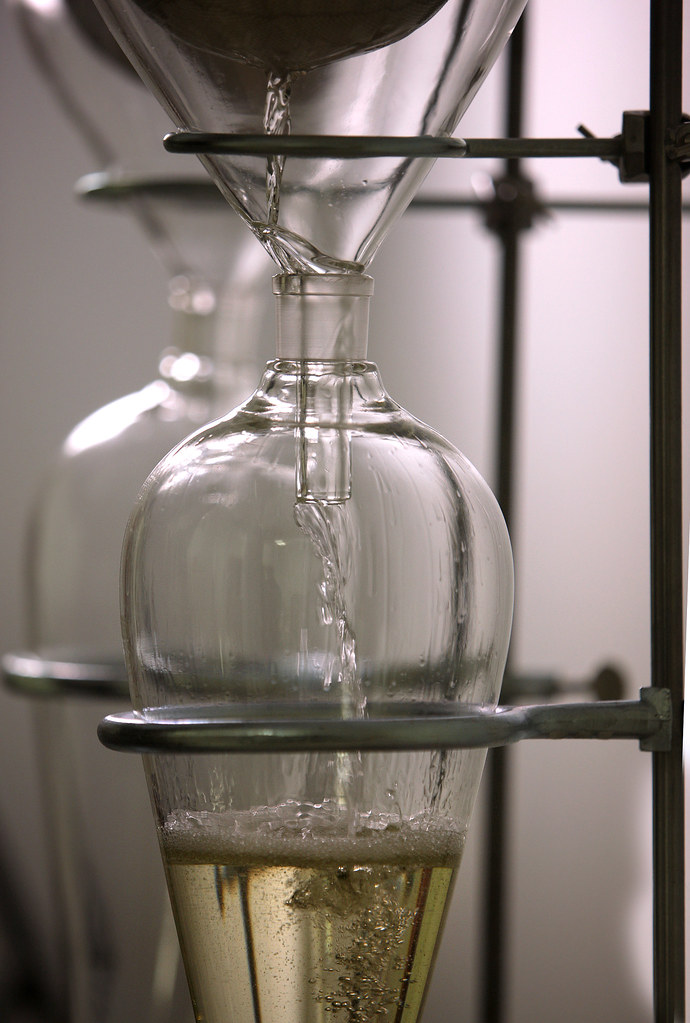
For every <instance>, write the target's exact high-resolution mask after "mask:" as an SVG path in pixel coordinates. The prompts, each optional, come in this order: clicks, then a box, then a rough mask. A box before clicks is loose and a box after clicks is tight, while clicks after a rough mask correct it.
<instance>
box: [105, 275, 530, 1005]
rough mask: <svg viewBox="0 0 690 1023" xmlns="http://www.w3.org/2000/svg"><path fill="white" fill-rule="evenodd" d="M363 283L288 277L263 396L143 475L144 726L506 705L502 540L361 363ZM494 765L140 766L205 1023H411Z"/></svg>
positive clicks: (429, 438) (330, 760) (128, 555)
mask: <svg viewBox="0 0 690 1023" xmlns="http://www.w3.org/2000/svg"><path fill="white" fill-rule="evenodd" d="M371 286H372V282H371V279H370V278H368V277H365V276H363V275H354V274H353V275H328V274H327V275H307V276H299V275H286V276H279V277H277V278H276V279H275V290H276V293H277V306H278V346H277V355H276V359H275V360H274V361H271V362H269V364H268V365H267V367H266V370H265V373H264V375H263V378H262V380H261V382H260V384H259V387H258V389H257V390H256V391H255V393H254V394H253V395H252V397H250V398H249V399H248V400H247V401H246V402H244V403H243V404H242V405H241V406H240V407H239V408H238V409H237V410H236V411H235V412H233V413H232V414H231V415H229V416H226V417H224V418H223V419H221V420H219V421H218V422H217V423H216V424H214V425H212V426H209V427H207V428H204V429H202V430H201V431H200V432H197V433H196V434H195V435H193V436H192V437H191V438H189V439H188V440H187V441H186V442H185V443H183V444H182V445H180V446H179V447H178V448H176V449H175V450H174V451H172V452H171V453H170V454H169V455H168V456H166V458H165V459H164V460H163V461H162V462H161V463H160V464H159V465H158V467H157V468H156V470H155V471H154V472H153V474H152V475H151V476H149V478H148V480H147V482H146V484H145V486H144V488H143V490H142V492H141V494H140V496H139V499H138V502H137V505H136V507H135V510H134V512H133V515H132V517H131V519H130V523H129V526H128V529H127V533H126V539H125V547H124V553H123V581H122V587H123V626H124V637H125V653H126V658H127V663H128V671H129V676H130V685H131V688H132V696H133V702H134V705H135V707H136V708H137V710H138V712H139V714H140V715H142V716H143V718H144V719H146V720H147V721H154V722H155V721H159V722H160V721H173V722H178V723H184V722H185V721H186V722H195V721H199V720H211V721H222V720H227V719H228V718H234V719H237V720H238V721H241V722H250V721H271V720H273V721H279V720H282V719H285V718H286V717H289V718H290V719H293V720H295V719H297V720H300V721H302V722H304V723H305V727H306V729H307V730H309V729H311V728H313V729H314V730H315V731H316V730H317V729H318V723H319V721H322V720H324V719H327V720H333V719H336V720H339V721H342V722H343V724H344V725H346V724H347V723H348V722H351V721H353V720H354V721H356V720H359V719H362V720H363V719H366V720H369V721H380V722H381V723H382V724H383V725H384V726H385V721H386V720H387V719H390V718H398V719H399V718H400V717H402V718H412V717H414V716H418V715H428V714H432V713H443V712H444V711H446V710H448V709H451V708H455V709H457V708H461V707H463V706H464V707H468V706H469V707H476V706H481V707H486V706H492V705H493V704H495V702H496V700H497V696H498V692H499V688H500V683H501V678H502V671H503V666H504V662H505V656H506V650H507V644H508V636H509V631H510V622H511V613H512V560H511V553H510V544H509V540H508V535H507V531H506V528H505V524H504V522H503V518H502V516H501V513H500V511H499V509H498V506H497V504H496V501H495V499H494V498H493V496H492V495H491V493H490V491H489V489H488V487H487V486H486V484H485V483H484V481H483V480H482V479H481V477H480V476H479V475H478V474H477V472H476V471H475V470H474V469H473V467H472V466H471V465H470V464H469V463H468V462H467V460H466V459H465V458H464V457H463V456H462V455H461V454H460V453H459V452H457V451H456V450H455V449H454V448H452V447H451V446H450V445H449V444H448V443H447V442H446V441H444V440H443V439H442V438H441V437H439V436H438V435H437V434H436V433H434V431H433V430H431V429H430V428H428V427H426V426H424V425H423V424H422V423H420V422H418V421H417V420H415V419H413V418H412V417H411V416H410V415H409V414H408V413H406V412H405V411H404V410H403V409H402V408H400V406H399V405H397V404H396V403H395V402H394V401H393V400H392V399H391V398H390V397H389V396H388V394H387V393H386V391H385V390H384V388H383V385H382V383H381V380H380V378H379V375H378V372H377V369H376V367H375V365H374V364H373V363H370V362H368V361H366V348H367V320H368V304H369V296H370V294H371V290H372V287H371ZM410 728H413V725H412V723H411V724H410ZM483 760H484V751H483V750H476V749H473V750H462V751H458V750H454V751H441V752H439V751H415V752H411V751H405V750H398V751H395V752H388V753H377V752H371V751H362V750H359V751H355V752H340V753H337V752H335V753H332V752H308V753H283V754H278V753H248V754H238V753H219V754H217V755H208V754H206V755H199V754H194V753H193V752H190V753H188V754H183V753H176V754H163V753H159V754H151V755H148V756H147V757H146V768H147V772H148V775H149V784H150V791H151V795H152V799H153V803H154V807H155V813H156V818H157V825H158V834H159V839H160V843H161V849H162V853H163V859H164V862H165V864H166V871H167V876H168V885H169V890H170V893H171V897H172V902H173V907H174V912H175V917H176V922H177V927H178V933H179V937H180V942H181V947H182V950H183V955H184V958H185V963H186V969H187V977H188V981H189V984H190V989H191V992H192V998H193V1001H194V1005H195V1010H196V1014H197V1019H198V1020H204V1021H207V1023H227V1021H228V1020H233V1021H234V1023H245V1021H246V1023H253V1021H255V1020H256V1019H257V1018H260V1019H261V1020H263V1021H266V1023H271V1021H274V1020H276V1021H277V1020H281V1021H289V1023H312V1021H314V1023H316V1021H322V1020H326V1019H328V1020H334V1021H336V1023H338V1021H342V1023H364V1021H365V1020H366V1021H368V1020H371V1019H373V1018H377V1019H379V1018H380V1019H382V1020H391V1021H393V1020H398V1019H405V1020H409V1021H413V1020H415V1019H416V1018H417V1015H418V1012H419V1010H420V1007H421V1004H422V1001H423V996H424V991H425V988H426V983H427V979H428V974H429V970H430V967H431V964H432V961H433V956H434V948H435V945H436V940H437V937H438V934H439V932H440V928H441V924H442V920H443V915H444V907H445V905H446V900H447V896H448V894H449V892H450V890H451V889H452V882H453V878H454V876H455V871H456V869H457V866H458V864H459V862H460V858H461V855H462V849H463V845H464V840H465V834H466V830H467V826H468V821H469V816H470V812H471V808H472V804H473V802H474V798H475V794H476V790H477V786H478V783H479V779H480V775H481V771H482V765H483Z"/></svg>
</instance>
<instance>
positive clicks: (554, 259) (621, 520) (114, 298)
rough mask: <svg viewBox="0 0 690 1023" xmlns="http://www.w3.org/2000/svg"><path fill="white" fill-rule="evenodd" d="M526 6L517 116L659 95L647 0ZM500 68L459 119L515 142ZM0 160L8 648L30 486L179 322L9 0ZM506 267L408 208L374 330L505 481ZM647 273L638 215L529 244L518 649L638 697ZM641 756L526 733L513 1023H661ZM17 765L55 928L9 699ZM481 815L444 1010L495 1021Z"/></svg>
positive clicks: (437, 181) (491, 251)
mask: <svg viewBox="0 0 690 1023" xmlns="http://www.w3.org/2000/svg"><path fill="white" fill-rule="evenodd" d="M530 2H531V11H530V15H531V20H530V28H529V37H528V53H529V66H528V75H527V116H526V120H525V134H527V135H534V136H548V135H555V136H562V135H574V134H575V129H576V126H577V125H578V124H579V123H581V122H584V123H585V124H586V125H587V126H588V127H589V128H590V129H591V130H592V131H593V132H595V133H596V134H600V135H611V134H615V133H617V132H618V131H619V130H620V124H621V114H622V111H623V110H628V109H644V108H645V107H647V106H648V86H647V68H648V56H647V28H648V25H647V3H646V0H605V2H603V3H602V2H600V0H558V2H555V3H554V2H547V0H530ZM686 51H688V55H689V56H690V50H689V49H688V46H687V45H686ZM502 73H503V69H502V66H500V65H499V66H498V67H497V68H496V69H495V71H494V72H493V73H492V75H491V76H490V79H489V81H488V82H487V84H486V86H485V88H484V91H483V92H482V93H480V95H479V97H478V98H477V101H476V103H475V106H474V107H473V108H472V110H471V111H470V114H469V115H468V117H467V119H466V122H465V124H463V126H462V129H461V131H462V132H464V134H466V135H468V136H469V137H472V136H491V135H499V134H502V131H503V128H502V121H501V87H502ZM685 105H686V109H687V108H688V107H690V98H688V99H687V100H686V104H685ZM0 153H1V156H0V208H1V209H2V221H1V222H0V224H1V226H0V337H1V344H2V373H0V469H1V472H2V476H1V479H2V486H1V487H0V522H1V523H2V530H1V532H0V579H2V589H1V591H0V594H1V595H0V601H1V604H0V607H1V613H0V651H3V652H4V651H7V650H11V649H14V648H17V646H21V644H22V637H23V613H22V536H23V528H24V519H25V515H26V511H27V508H28V506H29V504H30V501H31V499H32V496H33V494H34V491H35V489H36V486H37V483H38V481H39V479H40V477H41V475H42V473H43V472H44V470H45V469H46V467H47V466H48V464H49V462H50V459H51V457H52V455H53V453H54V451H55V450H56V447H57V445H58V443H59V441H60V440H61V439H62V437H63V436H64V435H65V434H66V433H67V431H68V430H69V429H70V427H71V426H72V425H74V424H75V423H76V422H77V421H78V420H79V419H81V418H82V417H83V416H84V415H85V414H87V413H88V412H90V411H92V410H93V409H95V408H97V407H98V406H100V405H102V404H103V403H104V402H106V401H108V400H110V399H112V398H115V397H117V396H119V395H121V394H124V393H127V392H128V391H130V390H133V389H136V388H138V387H139V386H141V384H142V383H144V382H145V381H146V380H147V379H149V378H150V377H151V376H152V375H153V372H154V367H155V364H156V355H157V353H158V351H159V350H160V349H161V348H162V347H163V346H164V344H165V342H166V328H167V318H166V313H165V307H164V291H165V288H164V280H163V277H162V275H161V271H160V270H159V268H158V266H157V264H156V263H155V261H154V260H153V259H152V258H151V256H150V254H149V253H148V251H147V249H146V246H145V244H144V243H143V242H142V240H141V238H140V237H139V235H138V233H137V231H136V230H135V227H134V226H133V225H132V224H131V223H129V221H127V220H125V219H122V218H120V217H118V216H117V215H113V214H111V213H106V212H101V211H98V210H94V209H91V208H88V209H85V208H83V207H81V206H80V205H79V204H78V203H77V201H76V200H74V199H73V198H72V194H71V193H72V186H73V183H74V181H75V180H76V179H77V178H78V177H79V176H80V175H81V174H83V173H85V172H86V171H89V170H91V169H93V168H92V165H91V162H90V160H89V157H88V155H87V154H86V152H85V150H84V149H83V147H82V145H81V143H80V142H79V140H78V139H77V138H76V137H75V136H74V134H73V132H72V130H71V128H70V127H69V126H68V125H67V124H66V122H65V121H64V120H63V118H62V116H61V115H60V113H59V112H58V109H57V107H56V106H55V104H54V102H53V100H52V98H51V97H50V95H48V93H47V91H46V89H45V87H44V85H43V83H42V82H41V81H40V80H38V78H37V77H36V74H35V72H34V70H33V68H32V66H31V64H30V62H29V60H28V58H27V56H26V54H25V52H24V51H23V49H22V48H21V44H20V42H19V40H18V38H17V35H16V31H15V28H14V25H13V24H12V23H11V20H10V18H9V16H8V13H7V10H6V8H5V7H4V6H3V7H2V8H0ZM483 169H486V168H482V167H480V166H478V165H477V163H476V162H473V163H471V164H470V162H469V161H468V163H467V164H465V165H458V163H452V164H451V163H446V164H444V165H443V166H438V167H437V168H436V170H435V171H434V172H433V173H432V175H431V177H430V179H429V180H428V183H427V185H426V186H425V191H426V192H427V193H433V192H438V191H443V192H448V191H454V192H456V193H457V194H460V195H468V194H469V192H470V189H471V178H472V176H473V175H476V174H479V173H480V172H481V171H482V170H483ZM531 171H532V173H533V175H534V177H535V179H536V181H537V184H538V185H539V187H540V189H541V192H542V194H543V195H544V196H545V197H547V198H559V197H565V196H567V197H585V196H592V197H606V196H609V197H614V198H630V197H632V196H639V197H641V198H642V197H644V193H645V190H644V188H641V187H639V186H622V185H620V184H619V183H618V179H617V175H616V172H615V170H614V169H613V168H612V167H610V166H609V165H604V164H601V163H599V162H595V161H575V160H561V161H532V162H531ZM497 269H498V261H497V246H496V243H495V242H494V240H493V239H492V238H491V237H490V236H489V235H487V233H486V232H485V230H484V229H483V227H482V226H481V223H480V222H479V219H478V217H477V216H476V215H475V214H473V213H468V212H457V213H451V214H447V213H445V214H442V213H429V212H410V213H409V214H408V215H407V216H406V217H405V219H404V220H403V222H402V223H401V224H400V225H399V226H398V227H397V228H396V230H395V234H394V237H393V238H392V239H391V241H390V242H389V244H388V245H387V246H385V245H384V247H383V249H382V250H381V252H380V254H379V256H378V257H377V259H376V261H375V263H374V266H373V272H374V276H375V278H376V287H377V294H376V298H375V304H374V313H373V324H372V332H371V342H370V354H371V357H372V358H373V359H374V360H375V361H377V362H378V363H379V365H380V367H381V370H382V374H383V378H384V381H385V382H386V384H387V386H388V389H389V390H390V391H391V393H392V394H393V395H394V396H395V397H396V398H398V400H400V401H401V402H402V403H403V404H405V405H406V406H407V407H408V408H409V409H410V410H411V411H413V412H414V413H415V414H416V415H418V416H419V417H420V418H422V419H424V420H426V421H428V422H430V423H432V424H433V425H434V426H435V427H437V428H438V429H439V430H440V431H441V432H442V433H444V434H445V435H446V436H448V437H449V439H450V440H452V441H453V442H454V443H455V444H457V446H459V447H460V448H461V449H462V450H463V451H464V452H465V453H466V454H467V455H468V456H469V457H470V458H471V459H472V460H473V461H474V462H475V464H477V466H478V467H479V468H480V470H481V471H482V472H483V473H484V474H485V475H486V476H487V478H488V479H489V480H491V478H492V474H493V470H494V465H493V429H494V420H493V401H494V374H495V355H494V352H495V333H496V326H497V310H498V304H497V276H496V274H497ZM646 275H647V231H646V223H645V218H644V217H643V216H640V215H636V214H631V215H626V216H621V215H613V214H606V215H605V214H601V213H599V214H592V213H581V214H573V213H567V214H560V213H557V214H554V215H553V216H552V218H551V219H550V220H549V221H548V222H546V223H543V224H541V225H540V226H539V227H538V228H537V229H535V230H534V231H533V232H532V234H530V236H529V238H528V239H527V240H526V244H525V264H524V270H523V289H522V305H521V327H522V350H521V356H520V387H519V417H518V418H519V422H518V444H519V449H518V458H517V466H516V470H517V481H518V486H517V500H516V521H515V524H514V529H513V542H514V547H515V556H516V569H517V598H516V617H515V631H514V660H515V666H516V667H517V668H520V669H524V670H530V671H531V670H535V671H536V670H541V669H544V670H549V671H552V670H553V671H556V672H559V673H562V674H563V675H564V676H565V677H567V678H575V679H576V678H579V677H582V676H584V675H586V674H587V673H590V672H592V671H593V670H595V669H596V668H597V667H598V666H599V665H601V664H603V663H605V662H615V663H616V664H618V665H619V666H620V667H621V668H622V669H623V670H624V672H625V673H626V676H627V679H628V694H627V695H629V696H634V695H635V694H636V693H637V691H638V689H639V688H640V687H641V686H643V685H645V684H647V682H648V663H649V635H648V621H647V618H648V582H649V572H648V498H647V485H648V467H647V466H648V443H647V276H646ZM686 280H687V278H686ZM649 767H650V765H649V758H648V755H646V754H643V753H640V751H639V750H638V748H637V746H636V745H635V744H634V743H624V742H621V743H599V744H597V743H574V742H570V743H562V744H561V743H523V744H522V745H520V746H519V747H517V748H516V749H515V750H514V752H513V754H512V756H511V788H512V801H511V834H512V848H511V854H510V900H509V906H508V920H509V930H508V943H509V953H510V955H509V962H508V977H509V990H508V1019H507V1023H532V1021H534V1020H555V1019H558V1020H559V1023H582V1021H584V1020H593V1021H598V1020H602V1021H603V1020H606V1021H607V1023H645V1021H649V1020H651V1018H652V1015H651V1007H650V1005H651V1003H650V999H651V915H650V914H651V903H650V898H651V854H650V771H649ZM0 778H2V779H3V784H2V785H1V786H0V839H1V842H2V845H1V846H0V848H2V849H4V850H5V852H6V853H7V854H8V855H9V857H10V859H11V869H12V871H13V872H14V876H15V877H16V883H17V886H18V889H19V890H20V891H21V892H22V893H23V896H25V897H26V901H27V906H28V907H29V910H30V912H31V913H32V914H33V916H34V917H35V924H36V927H37V928H38V933H39V935H40V934H41V933H42V931H41V925H40V914H41V900H42V899H43V898H44V897H45V892H46V884H47V881H46V869H47V867H46V861H45V859H44V855H43V848H42V844H41V833H40V803H39V799H38V791H37V780H36V776H35V771H34V766H33V736H32V732H31V727H30V721H29V714H28V711H27V707H26V706H25V704H24V702H23V701H22V699H20V698H18V697H16V696H11V695H9V694H7V693H5V692H2V693H0ZM480 825H481V820H480V816H478V820H477V826H476V827H475V829H474V833H473V835H472V841H471V847H470V850H469V851H468V854H467V860H466V864H465V870H464V871H463V874H462V877H461V880H460V886H459V890H458V894H457V897H456V900H455V902H454V905H453V909H452V912H451V918H450V921H449V930H448V932H447V937H446V941H445V944H444V946H443V948H442V951H441V955H440V957H439V962H438V968H437V974H436V977H435V980H434V984H433V987H432V991H431V994H430V998H429V1002H428V1006H427V1011H426V1015H425V1018H426V1019H427V1021H428V1023H444V1021H446V1020H451V1019H453V1020H455V1019H457V1020H458V1021H463V1023H464V1021H465V1020H466V1021H468V1023H470V1021H474V1023H481V1021H479V1016H478V1010H477V982H476V971H477V952H476V946H477V941H478V935H479V912H480V909H481V906H480V898H479V885H480V871H479V867H480V864H481V861H482V859H483V856H484V851H483V846H482V841H483V834H482V828H481V826H480ZM38 948H39V952H38V954H39V955H40V954H42V953H41V952H40V944H39V946H38ZM0 953H1V949H0Z"/></svg>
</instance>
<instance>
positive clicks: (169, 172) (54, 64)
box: [9, 0, 233, 288]
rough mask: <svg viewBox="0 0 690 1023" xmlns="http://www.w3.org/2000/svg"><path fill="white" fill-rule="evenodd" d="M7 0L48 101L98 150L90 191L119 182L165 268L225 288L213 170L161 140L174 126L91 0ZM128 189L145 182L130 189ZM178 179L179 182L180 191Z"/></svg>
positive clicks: (224, 242) (224, 245) (120, 200)
mask: <svg viewBox="0 0 690 1023" xmlns="http://www.w3.org/2000/svg"><path fill="white" fill-rule="evenodd" d="M9 2H10V6H11V9H12V11H13V13H14V16H15V20H16V22H17V24H18V25H19V28H20V31H21V35H22V38H23V40H24V43H25V45H26V47H27V51H28V52H29V53H30V54H31V56H32V58H33V63H34V66H35V68H36V72H37V73H38V74H39V75H40V76H41V77H42V78H43V80H44V81H45V83H46V85H47V87H48V90H49V92H50V96H51V101H53V102H55V103H56V105H57V109H59V112H60V116H61V117H62V118H63V120H64V122H65V124H66V125H69V126H70V128H71V129H72V131H73V132H74V133H75V135H76V136H77V137H78V138H79V139H80V140H81V142H82V143H83V144H84V145H85V147H86V149H87V151H88V152H89V153H90V155H91V158H92V160H93V164H92V166H91V167H89V168H87V169H88V170H89V171H91V172H96V173H94V174H93V175H92V176H90V178H89V180H88V182H86V180H85V184H88V192H89V194H92V193H93V192H94V191H96V192H97V190H98V189H102V188H103V186H104V185H108V186H109V188H110V189H116V186H118V185H119V186H121V191H119V192H117V190H116V191H115V200H116V201H117V206H118V209H119V210H120V211H122V210H123V209H126V210H127V212H128V213H129V214H130V215H131V216H132V217H133V219H134V220H135V222H136V223H137V224H138V226H139V228H140V229H141V230H142V231H143V232H144V234H145V237H146V240H147V242H148V244H149V245H150V246H151V248H152V249H153V251H154V252H155V254H156V256H157V258H158V259H159V261H160V262H161V263H162V265H163V266H164V267H165V269H166V272H167V274H168V275H169V276H170V277H173V276H176V275H178V274H187V275H188V276H191V277H193V278H195V279H196V280H197V281H199V280H202V279H203V280H204V281H205V282H206V283H207V284H208V285H210V286H212V287H214V288H220V287H221V286H222V284H223V277H224V275H225V272H226V267H227V256H226V253H227V251H228V248H229V245H230V244H232V243H233V239H229V238H228V237H227V235H226V233H225V231H224V228H223V225H224V224H225V223H227V220H226V219H224V218H218V217H215V223H214V220H213V219H212V218H211V216H210V215H209V208H210V209H211V212H215V211H216V210H217V204H215V205H214V201H215V199H216V196H215V195H214V190H213V188H212V187H209V186H210V182H209V180H208V175H207V174H206V173H205V172H204V170H203V168H202V167H201V166H200V165H199V161H198V160H197V159H196V157H194V156H180V155H178V156H171V155H170V154H169V153H167V152H166V151H165V148H164V146H163V137H164V135H165V134H167V132H169V131H170V130H171V128H172V127H173V124H172V122H171V121H170V119H169V117H168V116H167V115H166V114H165V113H164V111H163V110H162V109H161V107H160V105H159V104H158V103H157V102H156V101H155V100H154V99H153V97H152V96H150V94H149V92H148V90H147V89H146V88H145V87H144V85H143V83H142V82H141V79H140V78H139V76H138V75H137V74H136V72H135V71H134V69H133V68H132V66H131V64H130V63H129V61H128V60H127V58H126V57H125V56H124V54H123V53H122V50H121V49H120V47H119V46H118V45H117V43H116V42H115V40H114V39H113V37H112V35H111V33H110V31H109V29H108V28H107V27H106V25H105V24H104V22H103V20H102V18H101V16H100V15H99V13H98V11H97V10H96V8H95V7H94V5H93V4H92V3H91V0H9ZM152 183H153V184H155V185H157V186H160V185H165V186H166V188H165V189H163V188H151V187H149V186H151V184H152ZM190 183H191V184H192V185H193V191H192V188H190ZM131 185H145V186H147V187H145V188H142V189H139V190H137V189H130V190H127V188H125V187H124V186H131ZM176 185H177V186H179V185H182V188H181V190H180V192H179V193H176V192H175V187H174V186H176ZM85 190H87V189H82V192H83V191H85ZM192 198H193V200H194V201H192ZM219 220H220V225H219V226H217V225H218V222H219Z"/></svg>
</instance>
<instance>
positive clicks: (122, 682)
mask: <svg viewBox="0 0 690 1023" xmlns="http://www.w3.org/2000/svg"><path fill="white" fill-rule="evenodd" d="M2 678H3V683H4V685H5V686H6V688H7V689H10V690H12V691H13V692H15V693H19V694H20V695H22V696H43V697H46V696H48V697H55V696H70V697H75V696H76V697H84V698H87V697H88V698H89V699H94V698H104V699H109V700H118V701H121V700H123V699H124V700H128V701H129V684H128V682H127V672H126V670H125V665H124V660H123V661H121V662H115V661H112V662H110V663H108V662H105V663H101V664H96V663H87V662H85V661H76V660H64V659H60V658H46V657H40V656H39V655H38V654H34V653H11V654H5V655H4V657H3V658H2Z"/></svg>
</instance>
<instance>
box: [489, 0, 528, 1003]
mask: <svg viewBox="0 0 690 1023" xmlns="http://www.w3.org/2000/svg"><path fill="white" fill-rule="evenodd" d="M524 26H525V15H524V14H523V15H522V17H521V19H520V21H519V22H518V25H517V27H516V28H515V31H514V32H513V35H512V37H511V40H510V48H509V60H508V74H507V94H506V119H505V134H506V136H507V137H508V138H520V136H521V135H522V109H523V55H524V38H525V28H524ZM506 172H507V174H508V175H517V174H518V173H519V160H518V159H510V160H508V161H507V163H506ZM500 237H501V244H502V268H501V325H500V343H499V406H498V438H497V450H496V466H497V485H496V496H497V498H498V502H499V504H500V506H501V509H502V511H503V515H504V517H505V520H506V524H507V525H508V528H509V529H510V527H511V524H512V517H513V516H512V512H513V490H514V487H513V465H514V446H515V445H514V434H515V429H514V427H515V392H516V368H517V366H516V363H517V359H516V351H517V330H518V286H519V248H520V243H519V230H518V228H517V225H516V221H515V219H514V218H513V219H512V220H511V221H510V223H509V224H506V225H505V227H504V230H503V231H502V233H501V236H500ZM509 760H510V752H509V750H508V747H506V746H500V747H497V748H496V749H494V750H491V751H490V752H489V754H488V758H487V768H486V771H487V773H486V785H487V798H488V803H489V805H488V820H487V835H486V843H487V848H486V855H487V860H486V866H485V874H484V919H483V926H484V932H483V941H482V953H483V955H482V961H481V971H482V976H481V1000H482V1009H481V1013H482V1014H481V1019H482V1023H500V1021H501V1019H502V1018H503V1014H504V1007H505V986H506V985H505V979H506V973H507V969H506V967H507V956H506V940H505V938H506V916H507V914H506V888H507V883H506V882H507V857H506V847H507V841H508V803H509V792H508V765H509Z"/></svg>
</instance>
